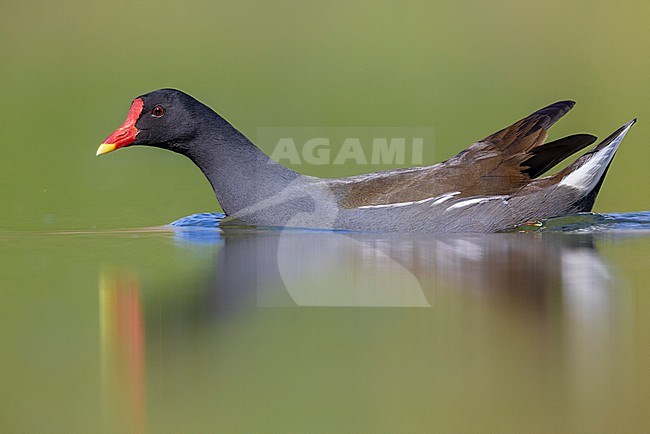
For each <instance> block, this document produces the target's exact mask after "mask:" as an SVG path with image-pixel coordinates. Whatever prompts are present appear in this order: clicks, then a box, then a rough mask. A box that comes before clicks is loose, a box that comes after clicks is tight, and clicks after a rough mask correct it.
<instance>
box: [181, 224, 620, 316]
mask: <svg viewBox="0 0 650 434" xmlns="http://www.w3.org/2000/svg"><path fill="white" fill-rule="evenodd" d="M177 236H178V237H179V238H180V239H181V240H183V245H185V246H190V247H191V243H189V244H188V241H187V238H186V236H187V233H183V232H180V233H178V234H177ZM192 236H193V237H194V238H195V237H196V233H194V234H193V235H192ZM191 239H192V238H191ZM219 242H220V243H221V247H220V250H219V252H218V254H217V259H216V262H215V267H214V271H213V279H214V280H213V284H212V287H211V288H210V290H209V291H208V293H209V294H210V295H209V298H210V305H211V309H212V312H213V313H214V314H215V315H218V314H219V313H220V312H231V311H232V309H234V308H235V309H236V308H243V307H246V306H249V307H252V306H257V307H264V306H266V307H271V306H287V307H288V306H331V307H335V306H341V307H343V306H349V307H354V306H357V307H364V306H365V307H429V306H432V305H434V304H435V300H436V294H437V292H439V291H449V290H453V291H457V292H461V293H467V294H475V295H479V296H481V297H486V298H489V299H492V300H495V301H498V302H501V303H508V304H517V305H520V306H522V307H524V306H525V307H527V308H529V309H534V310H537V311H544V310H545V309H547V308H548V307H549V302H550V300H556V301H557V300H560V299H561V300H565V301H566V305H567V306H566V307H570V308H571V309H580V310H583V311H584V310H589V309H592V307H593V305H594V304H599V305H602V304H603V303H604V304H607V299H608V291H609V286H610V283H611V279H612V277H611V273H610V271H609V267H608V266H607V265H606V263H605V262H604V261H603V259H602V258H601V256H600V255H599V253H598V252H597V250H596V249H595V248H594V245H593V236H592V235H589V234H583V235H566V234H548V235H547V236H539V235H536V234H516V233H513V234H487V235H485V234H477V235H463V236H458V235H457V236H421V235H416V234H358V233H345V232H318V231H293V230H284V231H279V230H278V231H262V232H260V231H251V232H241V231H239V230H230V229H228V228H224V229H223V230H222V232H221V234H220V238H219ZM590 306H592V307H590Z"/></svg>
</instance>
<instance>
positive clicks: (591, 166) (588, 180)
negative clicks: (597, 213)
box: [560, 124, 632, 192]
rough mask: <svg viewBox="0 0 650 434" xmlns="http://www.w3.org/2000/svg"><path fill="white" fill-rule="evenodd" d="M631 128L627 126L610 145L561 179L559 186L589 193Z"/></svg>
mask: <svg viewBox="0 0 650 434" xmlns="http://www.w3.org/2000/svg"><path fill="white" fill-rule="evenodd" d="M631 126H632V124H630V125H628V126H627V128H625V129H624V130H623V131H622V132H621V134H619V135H618V137H616V138H615V139H614V140H612V143H610V144H609V145H607V146H605V147H604V148H603V149H601V150H600V151H598V152H596V153H595V154H594V155H593V156H592V157H591V158H590V159H589V160H587V162H586V163H584V164H583V165H582V166H580V167H578V168H577V169H576V170H574V171H573V172H571V173H569V174H568V175H567V176H565V177H564V178H562V181H560V185H566V186H569V187H573V188H577V189H578V190H582V191H587V192H588V191H591V190H592V189H593V188H594V187H595V186H596V184H597V183H598V181H599V180H600V178H601V177H602V176H603V172H604V171H605V169H606V168H607V165H608V164H609V162H610V161H611V160H612V158H613V157H614V153H615V152H616V150H617V149H618V146H619V145H620V144H621V141H622V140H623V137H625V134H627V132H628V131H629V129H630V127H631Z"/></svg>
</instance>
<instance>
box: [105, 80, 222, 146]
mask: <svg viewBox="0 0 650 434" xmlns="http://www.w3.org/2000/svg"><path fill="white" fill-rule="evenodd" d="M212 116H215V114H214V112H213V111H212V110H210V108H208V107H206V106H205V105H203V104H201V103H200V102H198V101H197V100H196V99H194V98H192V97H191V96H189V95H187V94H186V93H184V92H181V91H180V90H175V89H159V90H155V91H153V92H150V93H147V94H145V95H141V96H139V97H138V98H136V99H135V100H133V103H132V104H131V109H130V110H129V114H128V116H127V118H126V121H124V123H123V124H122V125H121V126H120V127H119V128H118V129H117V130H115V132H113V134H111V135H110V136H108V137H107V138H106V140H104V143H102V144H101V145H100V147H99V149H98V150H97V155H102V154H106V153H108V152H112V151H114V150H116V149H119V148H123V147H125V146H130V145H146V146H155V147H159V148H165V149H170V150H172V151H175V152H180V153H185V151H186V149H187V147H188V145H189V143H190V142H191V141H192V139H193V138H194V137H196V135H197V134H198V132H199V130H200V128H201V126H202V125H205V124H206V123H208V122H210V119H211V118H212Z"/></svg>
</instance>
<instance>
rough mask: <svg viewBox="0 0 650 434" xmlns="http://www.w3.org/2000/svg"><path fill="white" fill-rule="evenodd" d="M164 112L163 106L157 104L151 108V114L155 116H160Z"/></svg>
mask: <svg viewBox="0 0 650 434" xmlns="http://www.w3.org/2000/svg"><path fill="white" fill-rule="evenodd" d="M164 114H165V108H164V107H163V106H161V105H157V106H155V107H154V108H152V109H151V116H153V117H155V118H159V117H162V115H164Z"/></svg>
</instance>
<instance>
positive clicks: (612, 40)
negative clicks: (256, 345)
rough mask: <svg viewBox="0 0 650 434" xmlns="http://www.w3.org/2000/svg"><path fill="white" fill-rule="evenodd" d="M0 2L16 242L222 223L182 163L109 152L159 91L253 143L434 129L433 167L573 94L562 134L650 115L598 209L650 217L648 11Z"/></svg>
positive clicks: (347, 169) (203, 185) (6, 167)
mask: <svg viewBox="0 0 650 434" xmlns="http://www.w3.org/2000/svg"><path fill="white" fill-rule="evenodd" d="M0 4H1V5H2V14H1V17H0V41H1V42H0V47H1V50H2V51H1V54H2V68H1V69H0V83H1V89H2V116H1V118H0V131H1V134H0V147H1V149H2V153H1V156H0V180H1V181H2V184H1V185H2V188H1V189H0V203H1V204H2V212H1V213H0V229H4V230H8V229H9V230H23V229H29V230H34V229H92V228H119V227H140V226H151V225H159V224H165V223H168V222H170V221H172V220H174V219H177V218H179V217H182V216H184V215H187V214H190V213H194V212H201V211H216V210H218V209H219V208H218V205H217V203H216V200H215V199H214V196H213V193H212V191H211V189H210V187H209V184H208V182H207V181H206V180H205V179H203V176H202V175H201V174H200V172H199V171H198V170H197V169H196V168H195V167H193V165H192V164H191V163H190V162H189V161H188V160H185V159H183V158H181V157H179V156H176V155H173V154H171V153H168V152H163V151H160V150H157V149H145V148H131V149H128V150H123V151H121V152H117V153H115V154H111V155H109V156H106V157H103V158H96V157H95V155H94V154H95V150H96V148H97V146H98V144H99V143H100V142H101V141H102V140H103V139H104V138H105V137H106V136H107V135H108V134H109V133H111V132H112V131H113V130H114V129H115V128H116V127H117V126H118V125H119V124H120V123H121V122H122V121H123V120H124V118H125V116H126V113H127V111H128V108H129V104H130V102H131V100H132V99H133V98H134V97H135V96H137V95H139V94H142V93H145V92H147V91H150V90H153V89H156V88H160V87H176V88H179V89H182V90H184V91H186V92H188V93H190V94H192V95H194V96H196V97H197V98H199V99H200V100H202V101H203V102H205V103H206V104H208V105H210V106H211V107H213V108H214V109H215V110H216V111H218V112H219V113H220V114H222V115H223V116H224V117H226V118H227V119H229V120H230V121H231V122H232V123H233V124H234V125H235V126H236V127H237V128H239V129H240V130H241V131H242V132H244V133H245V134H246V135H247V136H249V137H250V138H251V139H253V140H254V139H255V137H256V134H257V129H258V128H260V127H268V126H282V127H293V126H352V127H357V126H383V127H385V126H390V127H393V126H421V127H433V128H435V132H436V143H435V149H428V150H426V151H425V155H424V158H425V163H434V162H436V161H438V160H441V159H443V158H446V157H448V156H451V155H453V154H455V153H456V152H458V151H459V150H461V149H462V148H464V147H465V146H467V145H468V144H470V143H472V142H473V141H475V140H477V139H480V138H482V137H484V136H485V135H487V134H489V133H491V132H494V131H496V130H497V129H499V128H501V127H503V126H505V125H508V124H510V123H511V122H513V121H515V120H517V119H519V118H521V117H523V116H525V115H527V114H528V113H530V112H532V111H534V110H536V109H538V108H540V107H542V106H544V105H546V104H548V103H551V102H554V101H556V100H559V99H567V98H571V99H575V100H577V101H578V103H579V104H578V105H577V107H576V108H575V109H574V111H573V112H572V113H571V114H570V115H569V116H568V117H567V118H566V119H564V120H563V121H562V122H560V123H559V124H558V125H557V126H556V127H554V129H553V130H552V133H551V138H554V137H559V136H562V135H566V134H570V133H574V132H591V133H594V134H596V135H598V136H599V137H604V136H605V135H607V134H609V133H610V132H612V131H613V130H614V129H616V128H617V127H619V126H620V125H622V124H623V123H624V122H626V121H628V120H629V119H631V118H633V117H635V116H637V117H638V118H639V123H638V124H637V126H635V127H634V129H633V131H632V132H631V133H630V135H629V136H628V138H627V140H626V142H625V143H624V146H623V147H622V148H621V150H620V152H619V155H618V156H617V158H616V161H615V164H614V166H613V167H612V169H611V171H610V173H609V175H608V179H607V182H606V183H605V187H604V188H603V190H602V192H601V194H600V198H599V200H598V202H597V204H596V209H595V210H596V211H601V212H624V211H637V210H647V209H648V208H650V206H649V205H650V203H649V200H648V191H649V189H650V187H649V185H650V182H649V181H650V175H649V172H648V170H647V166H648V157H649V155H650V148H649V147H648V145H647V143H646V141H647V140H646V137H648V136H649V135H650V106H649V105H648V97H649V95H648V86H647V85H646V83H647V80H648V76H649V70H650V56H648V50H649V42H650V26H648V22H650V4H649V3H648V2H644V1H634V2H625V3H613V2H604V1H603V2H591V1H589V2H588V1H582V2H560V1H551V2H543V3H540V2H537V1H535V2H533V1H526V2H521V1H510V2H499V3H494V2H428V3H427V2H369V1H368V2H347V1H341V2H334V1H328V2H321V3H312V2H309V3H308V2H291V1H282V2H277V1H276V2H261V1H260V2H242V1H232V2H223V1H220V2H212V1H210V2H208V1H201V2H193V3H191V4H189V3H183V2H172V1H164V0H163V1H156V2H151V1H138V2H133V1H129V2H126V1H113V2H78V1H77V2H73V1H57V2H35V1H24V2H9V1H2V2H1V3H0ZM259 145H260V147H262V148H263V149H265V151H267V152H270V151H271V149H270V147H271V146H272V145H273V144H272V143H259ZM301 169H303V170H305V169H306V170H305V171H307V172H309V173H312V174H318V175H327V176H342V175H350V174H355V173H360V172H364V171H369V170H372V169H373V168H372V167H368V166H364V167H355V166H353V165H350V166H344V167H340V166H339V167H330V168H322V167H315V168H314V170H313V171H311V170H310V168H309V167H304V168H301Z"/></svg>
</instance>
